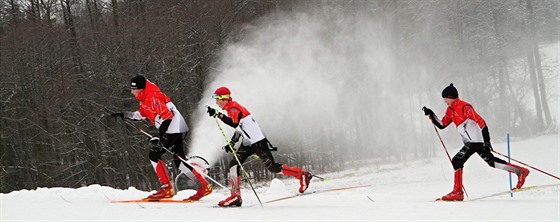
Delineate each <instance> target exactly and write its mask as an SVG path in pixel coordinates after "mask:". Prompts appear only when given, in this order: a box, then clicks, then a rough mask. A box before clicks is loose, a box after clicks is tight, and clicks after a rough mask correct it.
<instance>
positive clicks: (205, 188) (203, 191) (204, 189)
mask: <svg viewBox="0 0 560 222" xmlns="http://www.w3.org/2000/svg"><path fill="white" fill-rule="evenodd" d="M191 172H192V173H193V174H194V176H195V177H196V179H198V182H200V188H198V190H197V191H196V193H195V194H194V195H192V196H190V197H189V198H187V199H186V200H187V201H197V200H200V198H202V197H204V196H207V195H209V194H211V193H212V185H211V184H208V181H206V179H204V177H203V176H202V175H200V173H198V172H197V171H196V170H193V171H191Z"/></svg>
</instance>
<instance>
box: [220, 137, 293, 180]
mask: <svg viewBox="0 0 560 222" xmlns="http://www.w3.org/2000/svg"><path fill="white" fill-rule="evenodd" d="M235 153H236V154H237V158H239V162H241V164H243V163H244V162H245V160H247V158H249V157H250V156H251V155H253V154H257V156H259V158H260V159H261V161H262V162H263V163H264V165H265V166H266V168H267V169H268V170H269V171H270V172H273V173H280V172H281V171H282V164H279V163H276V162H274V157H273V156H272V152H271V151H270V148H269V146H268V141H267V139H266V138H265V139H263V140H261V141H259V142H256V143H254V144H253V145H251V146H243V145H242V146H240V147H239V149H237V151H236V152H235ZM235 165H239V164H238V163H237V160H236V159H235V157H233V158H232V159H231V161H230V162H229V168H231V167H233V166H235ZM239 173H240V172H239V167H237V175H240V174H239Z"/></svg>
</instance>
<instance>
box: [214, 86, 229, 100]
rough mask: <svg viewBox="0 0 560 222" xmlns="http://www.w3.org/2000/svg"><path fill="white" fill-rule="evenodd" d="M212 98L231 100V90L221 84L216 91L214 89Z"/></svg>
mask: <svg viewBox="0 0 560 222" xmlns="http://www.w3.org/2000/svg"><path fill="white" fill-rule="evenodd" d="M212 98H214V99H227V100H231V91H229V89H228V88H227V87H225V86H222V87H220V88H217V89H216V91H214V94H213V95H212Z"/></svg>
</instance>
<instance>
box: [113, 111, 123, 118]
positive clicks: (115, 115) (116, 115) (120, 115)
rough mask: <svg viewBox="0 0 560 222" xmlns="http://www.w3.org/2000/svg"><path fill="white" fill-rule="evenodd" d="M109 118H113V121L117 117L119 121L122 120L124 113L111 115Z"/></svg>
mask: <svg viewBox="0 0 560 222" xmlns="http://www.w3.org/2000/svg"><path fill="white" fill-rule="evenodd" d="M111 117H113V118H115V119H116V118H117V117H120V118H121V119H123V118H124V113H123V112H118V113H111Z"/></svg>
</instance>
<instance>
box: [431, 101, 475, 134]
mask: <svg viewBox="0 0 560 222" xmlns="http://www.w3.org/2000/svg"><path fill="white" fill-rule="evenodd" d="M467 119H472V120H473V121H475V122H476V124H478V126H479V127H480V129H483V128H484V127H485V126H486V123H485V122H484V119H482V117H481V116H480V115H478V113H477V112H476V111H475V110H474V108H473V106H472V105H471V104H469V103H467V102H465V101H463V100H461V99H459V98H457V100H455V102H453V103H451V105H450V106H448V107H447V110H446V111H445V116H444V117H443V118H442V119H441V122H442V125H443V126H448V125H449V124H450V123H451V122H452V121H453V123H455V126H459V125H461V124H462V123H463V122H465V121H466V120H467Z"/></svg>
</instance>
